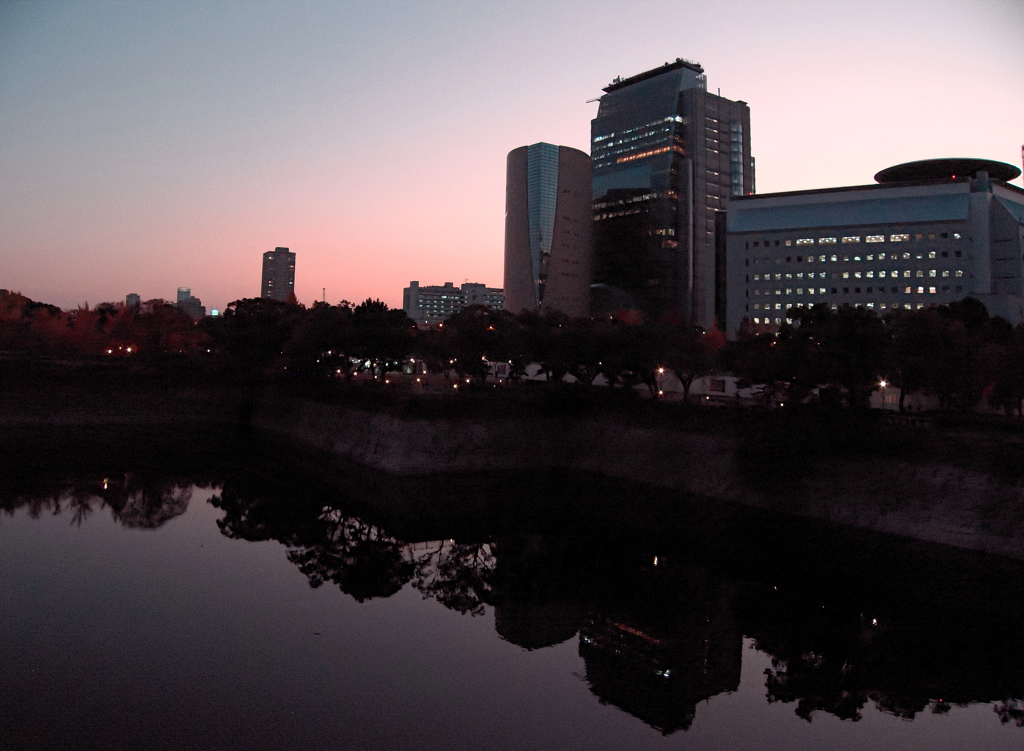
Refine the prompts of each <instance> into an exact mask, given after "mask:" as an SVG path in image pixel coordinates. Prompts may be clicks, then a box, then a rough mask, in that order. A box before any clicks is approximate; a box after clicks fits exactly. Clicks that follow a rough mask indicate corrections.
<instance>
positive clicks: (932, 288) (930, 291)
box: [928, 287, 936, 295]
mask: <svg viewBox="0 0 1024 751" xmlns="http://www.w3.org/2000/svg"><path fill="white" fill-rule="evenodd" d="M935 292H936V290H935V287H929V288H928V294H930V295H934V294H935Z"/></svg>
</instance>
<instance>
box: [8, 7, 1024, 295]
mask: <svg viewBox="0 0 1024 751" xmlns="http://www.w3.org/2000/svg"><path fill="white" fill-rule="evenodd" d="M540 7H541V6H539V5H538V6H537V8H538V9H539V8H540ZM614 7H615V6H611V5H610V4H608V5H607V7H605V6H603V5H602V4H601V3H588V4H585V5H584V4H582V3H568V2H566V3H546V4H545V5H544V6H543V8H544V13H545V16H546V17H547V18H548V19H549V21H550V23H547V24H544V25H543V26H542V27H540V28H537V27H536V25H535V24H534V23H533V21H532V20H531V13H530V12H529V8H527V9H526V11H525V12H524V9H522V8H515V9H512V8H508V9H493V8H486V9H485V8H481V7H478V6H476V5H474V4H472V3H436V4H433V5H430V6H425V5H422V4H413V3H391V4H388V5H387V6H385V7H381V6H371V5H369V4H361V3H355V4H347V5H346V6H345V7H344V8H342V7H339V6H335V5H331V4H318V3H303V4H299V5H297V6H294V5H287V6H286V5H281V4H275V3H252V4H248V5H246V6H238V5H233V4H209V5H205V4H204V5H200V4H181V3H175V4H170V3H113V4H110V3H102V2H95V3H61V4H37V3H17V2H10V3H5V4H4V5H3V7H2V8H0V96H2V97H3V100H4V101H5V107H4V108H3V111H2V112H0V127H2V128H3V131H4V133H5V138H4V140H3V143H2V144H0V164H2V165H4V166H3V171H2V172H0V287H3V288H7V289H12V290H17V291H20V292H22V293H24V294H26V295H28V296H29V297H31V298H33V299H38V300H41V301H44V302H49V303H53V304H56V305H59V306H61V307H63V308H70V307H74V306H77V305H80V304H82V303H84V302H89V303H90V304H93V305H95V304H97V303H100V302H104V301H116V300H123V299H124V296H125V294H126V293H128V292H138V293H139V294H140V295H141V296H142V298H143V299H150V298H154V297H165V298H166V297H169V295H170V294H171V293H172V292H173V290H175V289H176V288H177V286H178V285H179V281H178V280H186V279H187V280H189V282H190V283H191V286H192V289H193V290H195V291H196V292H197V293H198V294H199V296H200V297H202V298H203V300H204V301H206V304H207V305H210V307H216V308H220V309H223V308H224V306H225V305H226V304H227V303H228V302H230V301H232V300H234V299H238V298H241V297H254V296H256V293H255V289H256V288H257V285H258V284H259V276H258V275H259V273H260V270H259V268H258V267H257V266H256V264H255V262H254V260H253V259H254V258H255V256H256V254H257V253H262V252H265V251H266V250H267V249H268V248H273V247H275V246H278V245H281V246H288V247H290V248H291V249H292V250H293V251H295V252H297V253H301V254H302V257H303V272H302V274H301V276H300V278H299V279H298V280H297V288H296V295H297V297H298V299H299V300H300V301H301V302H304V303H306V304H311V303H312V302H313V301H314V300H317V299H320V298H321V294H322V289H323V288H324V287H326V290H327V299H328V300H329V301H331V302H337V301H338V300H341V299H349V300H352V301H355V302H358V301H359V300H362V299H365V298H366V297H379V298H380V299H382V300H384V301H385V302H386V303H388V304H389V305H390V306H392V307H400V306H401V299H400V290H401V289H402V288H403V287H404V286H405V284H406V283H407V281H408V280H409V279H415V278H427V279H444V278H448V279H456V280H462V279H463V278H470V279H476V280H479V281H481V282H483V283H486V284H488V285H490V286H500V285H501V279H502V266H503V237H504V232H503V225H504V219H503V208H504V181H505V169H504V164H505V157H506V154H507V153H508V151H509V150H511V149H513V148H516V147H517V146H520V145H522V144H523V143H536V142H540V141H544V142H548V143H560V144H564V145H566V146H570V147H573V148H578V149H580V150H583V151H586V152H588V153H589V151H590V146H589V136H590V133H589V126H590V121H591V119H592V118H593V117H594V116H595V114H596V111H597V107H596V105H595V104H594V103H587V100H593V99H595V98H596V97H598V96H600V95H601V89H602V87H604V86H605V85H607V83H608V82H609V81H611V80H613V79H614V78H615V77H617V76H622V77H629V76H632V75H635V74H637V73H639V72H641V71H644V70H649V69H651V68H653V67H656V66H658V65H660V64H662V63H663V62H665V61H669V60H674V59H675V58H677V57H684V58H686V59H689V60H694V61H696V62H699V63H700V64H701V65H702V66H703V68H704V70H705V71H706V74H707V86H708V91H709V92H711V93H717V92H718V91H719V89H721V95H722V96H723V97H727V98H730V99H743V100H744V101H746V102H747V103H749V105H750V108H751V112H752V123H751V133H752V147H751V150H752V153H753V156H754V157H755V158H756V159H757V189H758V191H759V192H761V193H767V192H780V191H787V190H799V189H815V188H822V187H828V186H840V185H858V184H859V185H863V184H869V183H871V182H872V176H873V175H874V173H875V172H877V171H878V170H880V169H883V168H885V167H888V166H891V165H893V164H897V163H901V162H907V161H912V160H915V159H927V158H936V157H944V156H964V157H980V158H989V159H995V160H999V161H1003V162H1008V163H1010V164H1019V163H1020V145H1021V143H1022V141H1024V131H1022V130H1021V129H1020V123H1021V122H1024V98H1022V97H1020V92H1021V91H1022V90H1024V51H1022V50H1021V49H1020V45H1019V43H1018V41H1017V39H1016V36H1017V35H1016V34H1015V33H1014V32H1018V33H1019V30H1020V29H1021V28H1024V8H1022V7H1021V6H1020V4H1019V3H1016V2H1012V1H1010V0H1006V1H1005V2H1004V1H999V0H990V1H989V2H981V3H975V4H972V6H971V7H969V8H968V7H962V6H961V5H960V4H957V3H952V2H938V3H936V2H923V1H922V2H890V3H881V2H861V3H854V4H847V5H844V6H843V7H841V8H836V7H829V8H824V7H820V6H817V5H814V6H808V5H806V4H802V3H788V4H778V5H775V6H772V7H771V8H765V7H763V5H762V4H760V3H749V2H726V3H724V4H722V5H719V6H715V8H714V9H711V8H703V7H702V6H700V5H699V4H697V3H686V2H683V3H673V4H666V3H663V2H644V3H637V4H636V5H635V6H631V9H630V13H629V14H624V13H622V12H621V9H619V11H616V12H612V9H613V8H614ZM605 11H607V12H605ZM655 19H656V20H657V23H656V24H655V25H652V22H653V21H654V20H655ZM564 28H573V30H574V33H573V36H572V38H571V39H567V38H563V37H564V35H563V34H562V33H561V32H560V30H561V29H564ZM652 29H655V30H654V31H652ZM661 29H668V30H669V31H668V32H661V31H660V30H661ZM524 38H529V39H530V40H531V42H530V44H529V45H524V44H522V43H521V40H522V39H524ZM960 60H964V61H966V62H959V61H960ZM410 72H414V74H413V75H410ZM993 113H997V114H995V115H994V114H993ZM410 121H413V122H414V125H410ZM413 142H415V144H420V145H416V146H413V145H411V144H413ZM423 144H425V146H422V145H423ZM396 145H398V146H400V147H396ZM396 177H398V178H400V179H396ZM1013 184H1016V185H1020V184H1021V181H1020V179H1019V178H1018V179H1017V180H1015V181H1013Z"/></svg>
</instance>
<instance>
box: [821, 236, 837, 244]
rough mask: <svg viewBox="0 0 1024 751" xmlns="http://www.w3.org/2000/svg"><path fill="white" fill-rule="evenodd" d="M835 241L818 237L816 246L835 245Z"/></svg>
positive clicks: (830, 238) (832, 238) (831, 238)
mask: <svg viewBox="0 0 1024 751" xmlns="http://www.w3.org/2000/svg"><path fill="white" fill-rule="evenodd" d="M835 244H836V239H835V238H834V237H819V238H818V245H835Z"/></svg>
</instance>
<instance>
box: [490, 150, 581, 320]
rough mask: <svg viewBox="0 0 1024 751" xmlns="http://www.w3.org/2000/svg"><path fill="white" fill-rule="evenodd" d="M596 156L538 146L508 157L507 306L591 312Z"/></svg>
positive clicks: (509, 307)
mask: <svg viewBox="0 0 1024 751" xmlns="http://www.w3.org/2000/svg"><path fill="white" fill-rule="evenodd" d="M591 213H592V208H591V198H590V157H589V156H587V155H586V154H584V153H583V152H582V151H579V150H578V149H572V148H569V147H567V146H553V145H552V144H550V143H535V144H533V145H532V146H521V147H520V148H518V149H513V150H512V151H510V152H509V155H508V166H507V173H506V183H505V308H506V309H507V310H510V311H512V312H513V313H519V312H521V311H523V310H533V311H550V310H560V311H562V312H563V313H566V314H568V315H571V316H586V315H589V314H590V283H591V274H592V270H591V268H592V267H591V232H592V228H593V220H592V216H591Z"/></svg>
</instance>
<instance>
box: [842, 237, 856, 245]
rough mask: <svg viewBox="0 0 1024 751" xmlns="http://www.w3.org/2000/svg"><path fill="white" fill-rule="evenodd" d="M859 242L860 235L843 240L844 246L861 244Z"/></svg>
mask: <svg viewBox="0 0 1024 751" xmlns="http://www.w3.org/2000/svg"><path fill="white" fill-rule="evenodd" d="M859 242H860V235H851V236H850V237H844V238H843V245H848V244H850V243H859Z"/></svg>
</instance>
